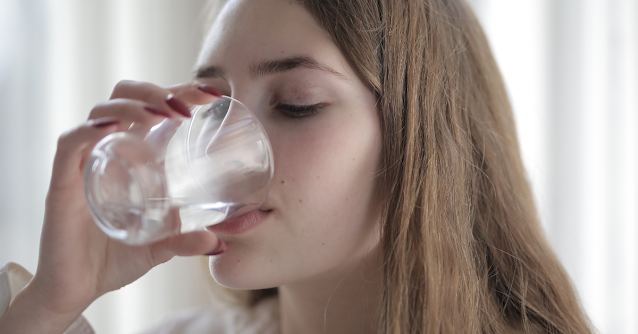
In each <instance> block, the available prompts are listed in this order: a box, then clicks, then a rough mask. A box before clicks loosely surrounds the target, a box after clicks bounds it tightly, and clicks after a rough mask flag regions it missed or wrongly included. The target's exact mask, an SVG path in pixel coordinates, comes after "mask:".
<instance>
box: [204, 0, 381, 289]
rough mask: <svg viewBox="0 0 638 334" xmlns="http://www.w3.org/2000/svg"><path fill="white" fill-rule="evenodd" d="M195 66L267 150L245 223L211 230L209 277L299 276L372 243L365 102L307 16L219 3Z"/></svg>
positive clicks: (249, 283)
mask: <svg viewBox="0 0 638 334" xmlns="http://www.w3.org/2000/svg"><path fill="white" fill-rule="evenodd" d="M198 66H199V70H198V74H197V76H198V81H200V82H202V83H206V84H210V85H213V86H215V87H217V88H219V89H220V90H221V91H222V92H223V93H224V94H225V95H231V96H233V97H234V98H236V99H238V100H240V101H242V102H243V103H244V104H245V105H246V106H248V108H249V109H251V110H252V111H253V112H254V113H255V115H257V117H258V118H259V119H260V121H261V122H262V124H263V125H264V127H265V129H266V131H267V133H268V136H269V138H270V141H271V144H272V148H273V154H274V158H275V173H274V178H273V184H272V189H271V192H270V195H269V196H268V199H267V200H266V202H265V203H264V205H263V206H262V211H263V212H261V213H260V214H257V215H252V217H253V218H255V219H256V220H255V221H248V222H246V221H243V222H237V223H235V227H232V226H231V227H230V228H228V226H226V227H219V226H220V225H217V226H214V227H212V230H213V231H215V232H216V234H217V235H218V237H219V238H220V239H222V240H224V241H225V242H226V243H227V245H228V249H227V251H226V252H225V253H223V254H221V255H218V256H213V257H211V263H210V265H211V272H212V274H213V276H214V277H215V279H216V280H217V281H218V282H219V283H221V284H222V285H224V286H227V287H231V288H240V289H244V288H246V289H258V288H268V287H274V286H280V285H283V284H287V283H292V282H300V281H309V280H313V279H317V278H321V277H326V275H330V274H337V275H338V274H339V273H340V272H347V270H348V269H349V268H352V266H353V265H354V264H355V263H357V262H358V261H361V259H362V258H363V257H364V255H365V254H366V253H368V252H371V251H372V250H376V249H377V246H378V231H379V211H378V207H379V198H378V194H377V193H376V191H375V189H376V188H375V186H376V183H375V182H376V179H377V178H376V173H377V171H378V168H379V160H380V159H379V157H380V147H381V144H380V140H381V130H380V125H379V119H378V116H377V109H376V105H375V98H374V96H373V94H372V93H371V92H370V91H369V90H368V89H367V88H366V87H365V85H364V84H363V83H362V81H361V80H360V79H359V78H358V77H357V75H356V74H355V72H354V71H353V70H352V68H351V67H350V66H349V64H348V62H347V61H346V59H345V58H344V56H343V55H342V53H341V52H340V50H339V49H338V48H337V46H336V45H335V44H334V43H333V42H332V40H331V39H330V37H329V36H328V35H327V34H326V33H325V32H323V31H322V29H321V27H320V25H319V23H318V22H317V21H316V20H315V19H314V17H313V16H312V15H311V14H310V13H309V12H308V11H306V9H305V8H304V7H303V6H302V5H300V4H298V3H296V2H295V1H288V0H286V1H284V0H259V1H250V0H245V1H244V0H237V1H231V2H229V3H228V4H227V5H226V7H225V8H224V10H223V11H222V13H221V14H220V16H219V18H218V20H217V22H216V24H215V25H214V26H213V27H212V29H211V32H210V34H209V36H208V37H207V40H206V43H205V46H204V49H203V51H202V54H201V56H200V60H199V63H198ZM226 225H228V224H226ZM240 225H241V228H238V227H237V226H240ZM221 226H224V225H221Z"/></svg>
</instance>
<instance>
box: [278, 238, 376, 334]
mask: <svg viewBox="0 0 638 334" xmlns="http://www.w3.org/2000/svg"><path fill="white" fill-rule="evenodd" d="M381 262H382V261H381V257H380V252H379V250H378V249H374V250H371V251H370V252H368V253H367V254H366V255H365V256H364V257H363V258H361V259H359V260H358V261H357V262H356V263H350V264H347V265H344V266H342V267H341V268H340V269H337V270H334V271H331V272H329V273H326V274H324V275H322V276H321V277H314V278H312V279H309V280H306V281H303V282H296V283H293V284H287V285H284V286H281V287H279V296H280V305H281V331H282V334H295V333H308V334H313V333H318V334H319V333H320V334H324V333H334V334H338V333H375V332H376V329H377V328H378V326H377V324H378V320H379V319H380V310H379V307H378V306H379V301H380V300H381V291H382V290H381V284H382V282H381V281H382V271H381Z"/></svg>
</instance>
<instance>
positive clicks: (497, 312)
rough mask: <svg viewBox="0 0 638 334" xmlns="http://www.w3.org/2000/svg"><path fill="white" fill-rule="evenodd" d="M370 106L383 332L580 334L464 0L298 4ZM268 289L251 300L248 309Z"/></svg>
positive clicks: (506, 108) (575, 305) (315, 0)
mask: <svg viewBox="0 0 638 334" xmlns="http://www.w3.org/2000/svg"><path fill="white" fill-rule="evenodd" d="M298 2H300V3H302V4H303V5H304V6H305V7H306V8H307V9H308V10H309V11H310V12H311V13H312V14H313V15H314V17H315V18H316V19H317V20H318V21H319V23H320V24H321V25H322V26H323V28H324V29H325V31H326V32H327V34H328V35H330V36H331V37H332V39H333V40H334V42H335V43H336V45H337V46H338V47H339V48H340V50H341V51H342V53H343V54H344V56H345V58H346V59H347V60H348V62H349V64H350V65H351V66H352V68H353V69H354V70H355V71H356V73H357V74H358V75H359V77H360V78H361V79H362V80H363V82H364V83H365V84H366V85H367V87H368V88H369V89H370V90H371V91H372V92H373V93H374V94H375V95H376V97H377V99H378V108H379V117H380V120H381V123H382V130H383V148H382V150H383V151H382V157H383V158H382V165H381V166H380V168H381V170H380V180H379V182H380V188H381V189H380V190H381V191H382V193H383V194H385V201H384V206H383V208H384V210H383V212H384V214H383V224H382V225H383V227H382V241H381V242H382V246H383V249H384V255H383V256H384V265H383V271H384V277H383V280H384V281H383V287H384V288H383V298H382V300H381V301H379V302H380V305H381V309H382V319H381V320H380V321H381V326H380V332H381V333H397V334H399V333H401V334H404V333H512V332H517V333H591V332H592V328H591V325H590V324H589V321H588V319H587V317H586V316H585V314H584V312H583V311H582V309H581V307H580V305H579V302H578V299H577V297H576V294H575V292H574V289H573V288H572V286H571V283H570V281H569V279H568V277H567V275H566V273H565V271H564V269H563V268H562V266H561V264H560V263H559V261H558V260H557V258H556V256H555V255H554V254H553V252H552V251H551V249H550V247H549V245H548V244H547V241H546V239H545V237H544V234H543V232H542V230H541V228H540V225H539V223H538V218H537V215H536V209H535V206H534V203H533V199H532V194H531V190H530V187H529V185H528V182H527V180H526V179H525V171H524V168H523V165H522V162H521V158H520V152H519V148H518V142H517V137H516V131H515V125H514V120H513V116H512V112H511V107H510V104H509V102H508V98H507V94H506V91H505V87H504V85H503V82H502V79H501V76H500V73H499V71H498V69H497V66H496V64H495V62H494V58H493V56H492V54H491V51H490V49H489V46H488V43H487V40H486V38H485V36H484V34H483V32H482V30H481V28H480V26H479V24H478V22H477V20H476V18H475V17H474V15H473V14H472V12H471V10H470V9H469V7H468V5H467V4H466V3H465V2H464V1H463V0H376V1H373V0H298ZM272 292H273V290H266V291H264V290H260V291H256V292H253V293H251V294H252V297H251V298H248V300H250V302H251V304H254V303H256V302H257V301H258V300H259V299H261V296H262V295H264V294H265V295H268V294H271V293H272Z"/></svg>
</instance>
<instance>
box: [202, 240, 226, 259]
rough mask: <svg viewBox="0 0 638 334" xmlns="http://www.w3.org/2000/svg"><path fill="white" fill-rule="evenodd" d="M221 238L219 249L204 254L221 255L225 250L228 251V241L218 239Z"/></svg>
mask: <svg viewBox="0 0 638 334" xmlns="http://www.w3.org/2000/svg"><path fill="white" fill-rule="evenodd" d="M218 240H219V245H218V246H217V249H215V250H214V251H212V252H210V253H208V254H204V255H208V256H213V255H219V254H221V253H223V252H225V251H226V248H227V246H226V243H225V242H224V240H222V239H218Z"/></svg>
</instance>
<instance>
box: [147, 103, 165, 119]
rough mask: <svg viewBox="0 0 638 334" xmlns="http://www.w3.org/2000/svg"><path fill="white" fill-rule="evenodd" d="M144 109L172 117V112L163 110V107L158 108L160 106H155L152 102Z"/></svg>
mask: <svg viewBox="0 0 638 334" xmlns="http://www.w3.org/2000/svg"><path fill="white" fill-rule="evenodd" d="M144 109H145V110H146V111H149V112H151V113H153V114H156V115H160V116H164V117H171V114H169V113H168V112H167V111H165V110H162V109H160V108H158V107H156V106H154V105H152V104H148V105H146V106H144Z"/></svg>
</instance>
